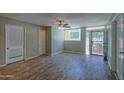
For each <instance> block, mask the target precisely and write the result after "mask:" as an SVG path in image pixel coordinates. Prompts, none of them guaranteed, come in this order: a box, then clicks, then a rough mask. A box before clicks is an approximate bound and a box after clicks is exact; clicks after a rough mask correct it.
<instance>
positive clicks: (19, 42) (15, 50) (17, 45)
mask: <svg viewBox="0 0 124 93" xmlns="http://www.w3.org/2000/svg"><path fill="white" fill-rule="evenodd" d="M5 33H6V49H5V51H6V64H9V63H13V62H16V61H20V60H23V49H24V46H23V45H24V44H23V41H24V40H23V38H24V29H23V27H21V26H16V25H9V24H6V25H5Z"/></svg>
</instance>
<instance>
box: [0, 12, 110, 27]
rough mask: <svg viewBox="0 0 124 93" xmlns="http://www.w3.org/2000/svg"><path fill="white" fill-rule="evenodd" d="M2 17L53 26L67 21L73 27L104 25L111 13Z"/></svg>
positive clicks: (20, 14) (29, 14)
mask: <svg viewBox="0 0 124 93" xmlns="http://www.w3.org/2000/svg"><path fill="white" fill-rule="evenodd" d="M0 16H4V17H8V18H12V19H16V20H20V21H24V22H28V23H32V24H37V25H42V26H53V25H55V24H56V20H57V19H62V20H65V23H68V24H69V25H70V26H71V27H82V26H96V25H104V24H106V23H107V22H108V21H109V19H110V18H111V16H112V14H111V13H0Z"/></svg>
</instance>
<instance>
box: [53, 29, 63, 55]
mask: <svg viewBox="0 0 124 93" xmlns="http://www.w3.org/2000/svg"><path fill="white" fill-rule="evenodd" d="M51 35H52V36H51V37H52V41H51V42H52V55H56V54H58V53H61V52H63V47H64V31H61V30H58V29H57V28H56V27H52V32H51Z"/></svg>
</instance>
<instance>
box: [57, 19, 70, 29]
mask: <svg viewBox="0 0 124 93" xmlns="http://www.w3.org/2000/svg"><path fill="white" fill-rule="evenodd" d="M56 22H57V25H58V27H59V28H71V26H70V25H69V24H67V23H65V22H64V20H56Z"/></svg>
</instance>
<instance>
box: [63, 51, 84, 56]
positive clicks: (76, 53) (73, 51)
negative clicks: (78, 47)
mask: <svg viewBox="0 0 124 93" xmlns="http://www.w3.org/2000/svg"><path fill="white" fill-rule="evenodd" d="M64 52H65V53H73V54H82V55H83V54H84V53H82V52H74V51H67V50H64Z"/></svg>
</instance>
